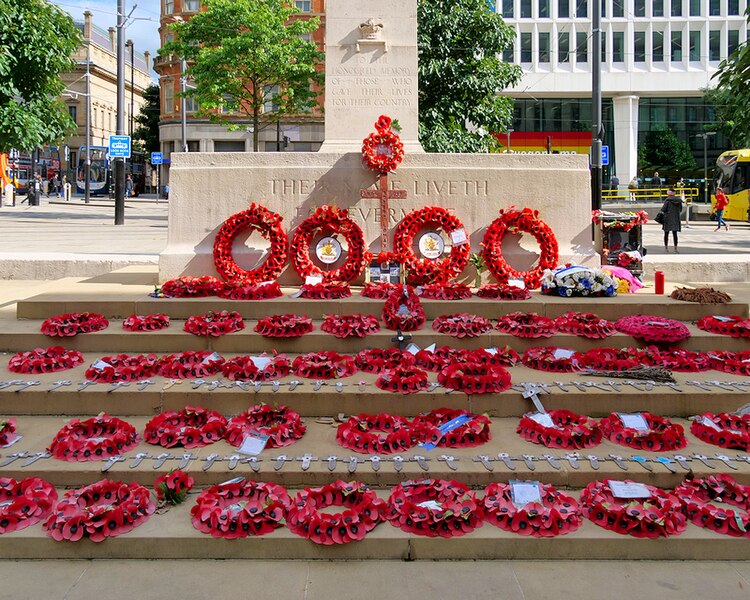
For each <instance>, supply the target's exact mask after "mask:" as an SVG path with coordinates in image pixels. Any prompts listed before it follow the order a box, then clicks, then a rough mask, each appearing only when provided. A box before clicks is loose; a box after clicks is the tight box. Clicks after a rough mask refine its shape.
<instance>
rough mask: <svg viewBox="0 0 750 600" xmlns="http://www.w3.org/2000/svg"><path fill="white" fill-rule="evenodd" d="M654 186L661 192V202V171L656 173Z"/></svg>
mask: <svg viewBox="0 0 750 600" xmlns="http://www.w3.org/2000/svg"><path fill="white" fill-rule="evenodd" d="M653 184H654V187H655V188H657V189H658V190H659V200H661V177H659V171H654V179H653Z"/></svg>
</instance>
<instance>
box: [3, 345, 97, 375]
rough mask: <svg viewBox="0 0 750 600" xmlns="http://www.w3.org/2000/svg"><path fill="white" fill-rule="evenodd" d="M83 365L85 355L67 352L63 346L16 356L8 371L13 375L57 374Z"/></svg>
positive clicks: (11, 361)
mask: <svg viewBox="0 0 750 600" xmlns="http://www.w3.org/2000/svg"><path fill="white" fill-rule="evenodd" d="M82 363H83V354H81V353H80V352H78V350H66V349H65V348H63V347H62V346H50V347H48V348H34V349H33V350H32V351H30V352H19V353H18V354H14V355H13V356H11V358H10V360H9V361H8V370H9V371H11V372H12V373H28V374H31V373H33V374H41V373H55V372H57V371H66V370H68V369H72V368H74V367H77V366H78V365H80V364H82Z"/></svg>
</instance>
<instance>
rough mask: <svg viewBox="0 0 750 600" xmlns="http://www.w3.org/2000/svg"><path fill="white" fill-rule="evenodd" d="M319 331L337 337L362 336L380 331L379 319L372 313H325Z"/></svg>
mask: <svg viewBox="0 0 750 600" xmlns="http://www.w3.org/2000/svg"><path fill="white" fill-rule="evenodd" d="M320 329H321V331H325V332H326V333H330V334H331V335H333V336H335V337H337V338H339V339H346V338H350V337H357V338H363V337H366V336H368V335H371V334H373V333H377V332H378V331H380V321H378V318H377V317H376V316H374V315H362V314H359V313H358V314H356V315H326V316H325V319H323V324H322V325H321V326H320Z"/></svg>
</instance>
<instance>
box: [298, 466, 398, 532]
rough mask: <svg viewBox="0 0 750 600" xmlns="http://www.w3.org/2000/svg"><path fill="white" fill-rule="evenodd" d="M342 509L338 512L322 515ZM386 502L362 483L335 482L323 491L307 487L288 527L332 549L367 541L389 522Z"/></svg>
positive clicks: (301, 494) (320, 488)
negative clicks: (369, 535) (335, 546)
mask: <svg viewBox="0 0 750 600" xmlns="http://www.w3.org/2000/svg"><path fill="white" fill-rule="evenodd" d="M331 506H340V507H341V508H342V509H343V510H342V511H341V512H338V513H333V514H331V513H330V512H328V513H324V512H321V509H323V508H329V507H331ZM387 512H388V505H387V504H386V502H385V500H381V499H380V498H378V496H377V494H376V493H375V492H374V491H372V490H371V489H369V488H368V487H367V486H366V485H364V484H363V483H359V482H358V481H352V482H346V481H341V480H338V481H334V482H333V483H328V484H326V485H324V486H323V487H319V488H305V489H304V490H302V491H301V492H299V493H298V494H297V497H296V498H295V499H294V501H293V502H292V505H291V507H290V508H289V513H288V516H287V520H286V526H287V528H288V529H289V531H291V532H292V533H296V534H297V535H299V536H301V537H303V538H305V539H308V540H310V541H312V542H315V543H316V544H322V545H324V546H331V545H333V544H348V543H349V542H355V541H359V540H363V539H364V538H365V535H367V534H368V533H369V532H370V531H372V530H373V529H375V527H377V526H378V524H379V523H382V522H383V521H385V520H386V514H387Z"/></svg>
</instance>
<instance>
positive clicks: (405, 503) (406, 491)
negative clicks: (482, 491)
mask: <svg viewBox="0 0 750 600" xmlns="http://www.w3.org/2000/svg"><path fill="white" fill-rule="evenodd" d="M387 518H388V520H389V521H390V522H391V525H393V526H394V527H398V528H399V529H402V530H403V531H406V532H407V533H415V534H417V535H424V536H428V537H438V536H439V537H443V538H451V537H457V536H461V535H465V534H467V533H469V532H471V531H474V530H475V529H478V528H479V527H481V526H482V519H483V518H484V512H483V510H482V506H481V504H480V503H479V502H478V501H477V498H476V494H475V493H474V492H473V491H471V490H470V489H469V488H468V487H467V486H466V484H463V483H459V482H458V481H447V480H445V479H424V480H422V481H405V482H403V483H400V484H399V485H397V486H396V487H395V488H393V490H392V491H391V496H390V498H388V516H387Z"/></svg>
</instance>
